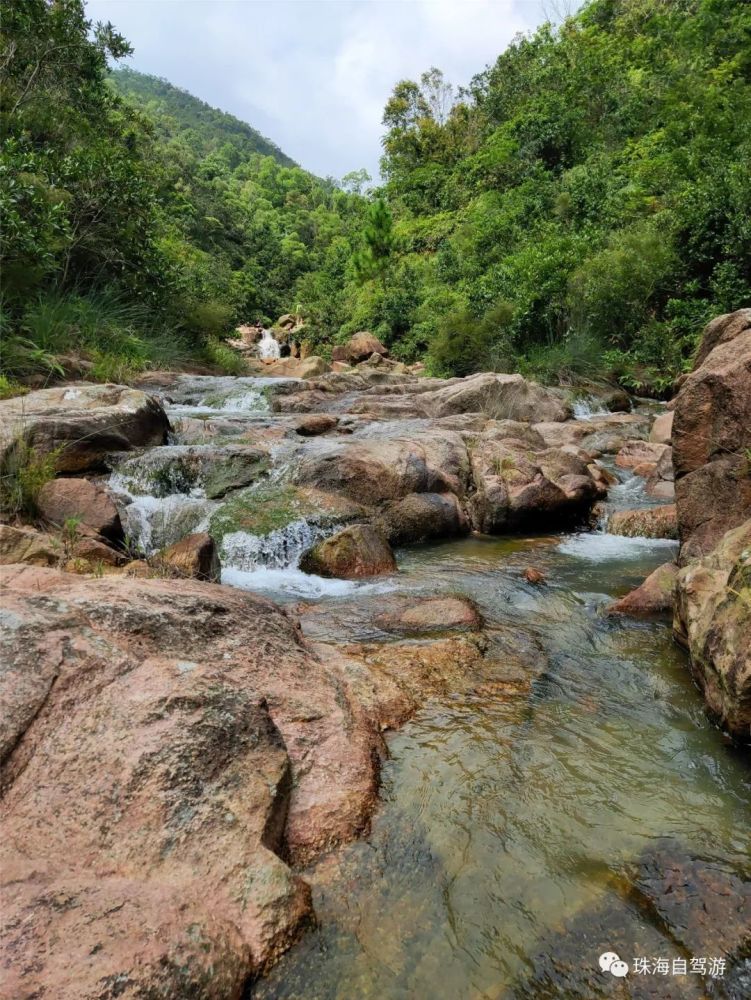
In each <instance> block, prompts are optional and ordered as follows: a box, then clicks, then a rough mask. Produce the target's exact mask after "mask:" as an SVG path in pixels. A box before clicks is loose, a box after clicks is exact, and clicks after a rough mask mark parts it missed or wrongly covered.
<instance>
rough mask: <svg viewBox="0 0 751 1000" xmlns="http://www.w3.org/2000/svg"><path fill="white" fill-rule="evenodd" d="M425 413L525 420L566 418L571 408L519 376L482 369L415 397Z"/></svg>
mask: <svg viewBox="0 0 751 1000" xmlns="http://www.w3.org/2000/svg"><path fill="white" fill-rule="evenodd" d="M418 401H419V404H420V406H421V407H422V408H423V409H424V411H425V413H426V415H427V416H432V417H447V416H451V415H453V414H456V413H484V414H485V415H486V416H488V417H491V418H493V419H495V420H520V421H526V422H535V423H537V422H542V421H553V422H556V421H562V420H567V419H568V418H569V417H570V416H571V414H572V409H571V405H570V403H569V402H568V401H567V400H566V399H565V397H564V396H563V395H562V394H559V393H556V392H554V391H553V390H552V389H544V388H543V387H542V386H541V385H537V383H536V382H529V381H527V379H525V378H522V376H521V375H495V374H493V373H491V372H482V373H480V374H479V375H470V376H469V377H467V378H464V379H456V380H454V381H452V382H450V383H449V384H448V385H446V386H444V387H442V388H439V389H435V390H433V391H432V392H426V393H422V394H421V395H420V396H419V397H418Z"/></svg>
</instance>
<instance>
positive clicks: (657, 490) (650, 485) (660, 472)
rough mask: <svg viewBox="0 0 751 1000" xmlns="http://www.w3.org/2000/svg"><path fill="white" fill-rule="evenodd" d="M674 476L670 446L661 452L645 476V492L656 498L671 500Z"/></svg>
mask: <svg viewBox="0 0 751 1000" xmlns="http://www.w3.org/2000/svg"><path fill="white" fill-rule="evenodd" d="M674 478H675V477H674V473H673V449H672V448H670V449H668V450H667V451H666V452H665V453H664V454H663V456H662V457H661V458H660V460H659V461H658V462H657V464H656V465H655V467H654V469H653V470H652V472H651V473H650V475H649V477H648V478H647V484H646V486H645V489H646V492H647V493H648V494H649V496H651V497H654V498H655V499H658V500H673V499H675V482H674Z"/></svg>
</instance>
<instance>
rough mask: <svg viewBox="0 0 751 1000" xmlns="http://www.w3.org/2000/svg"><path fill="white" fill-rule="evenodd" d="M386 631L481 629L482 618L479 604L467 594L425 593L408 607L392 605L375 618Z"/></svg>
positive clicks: (414, 632) (413, 631) (419, 632)
mask: <svg viewBox="0 0 751 1000" xmlns="http://www.w3.org/2000/svg"><path fill="white" fill-rule="evenodd" d="M375 624H376V625H377V626H378V628H380V629H383V630H384V631H386V632H401V633H409V634H411V635H412V634H414V635H419V634H422V633H426V632H455V631H461V632H463V631H477V630H478V629H479V628H480V627H481V626H482V618H481V616H480V612H479V611H478V609H477V606H476V605H475V604H474V603H473V602H472V601H470V600H469V598H466V597H454V596H451V597H425V598H420V599H418V600H412V601H410V602H409V603H407V605H406V607H405V606H402V607H396V608H394V607H391V608H389V609H388V610H387V611H385V612H383V613H382V614H380V615H378V617H377V618H376V619H375Z"/></svg>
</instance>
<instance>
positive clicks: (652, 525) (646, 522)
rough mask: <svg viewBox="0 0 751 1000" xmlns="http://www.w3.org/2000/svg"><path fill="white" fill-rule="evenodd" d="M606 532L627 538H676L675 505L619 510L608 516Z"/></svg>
mask: <svg viewBox="0 0 751 1000" xmlns="http://www.w3.org/2000/svg"><path fill="white" fill-rule="evenodd" d="M608 531H609V532H610V534H611V535H625V536H626V537H627V538H677V537H678V524H677V520H676V513H675V504H664V505H662V506H661V507H647V508H643V509H640V510H619V511H617V512H616V513H615V514H611V515H610V519H609V520H608Z"/></svg>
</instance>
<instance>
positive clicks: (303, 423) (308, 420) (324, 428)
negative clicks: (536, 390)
mask: <svg viewBox="0 0 751 1000" xmlns="http://www.w3.org/2000/svg"><path fill="white" fill-rule="evenodd" d="M338 423H339V418H338V417H332V416H329V414H328V413H311V414H310V416H307V417H304V418H303V419H302V420H300V421H299V422H298V424H297V426H296V427H295V431H296V432H297V433H298V434H299V435H300V436H301V437H316V436H317V435H318V434H326V433H327V432H328V431H332V430H333V429H334V428H335V427H336V425H337V424H338Z"/></svg>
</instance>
